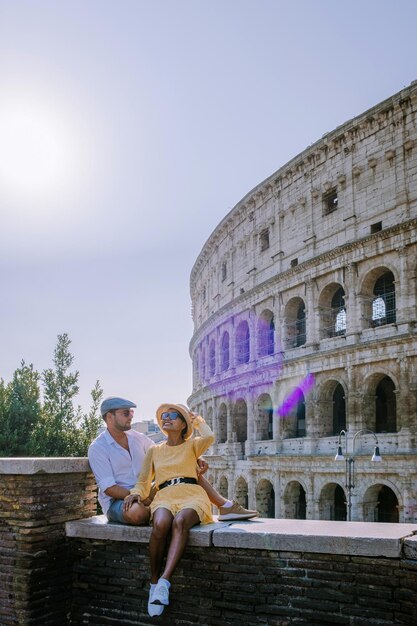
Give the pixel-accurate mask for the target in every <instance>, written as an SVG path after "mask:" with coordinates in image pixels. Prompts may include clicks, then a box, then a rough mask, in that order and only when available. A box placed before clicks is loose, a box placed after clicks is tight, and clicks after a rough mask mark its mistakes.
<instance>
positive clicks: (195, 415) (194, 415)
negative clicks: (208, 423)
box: [190, 411, 204, 428]
mask: <svg viewBox="0 0 417 626" xmlns="http://www.w3.org/2000/svg"><path fill="white" fill-rule="evenodd" d="M190 418H191V425H192V427H193V428H195V427H196V426H197V424H201V422H202V421H204V420H203V418H202V417H201V415H198V413H193V412H192V411H190Z"/></svg>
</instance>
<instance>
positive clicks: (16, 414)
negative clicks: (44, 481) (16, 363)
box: [0, 361, 41, 456]
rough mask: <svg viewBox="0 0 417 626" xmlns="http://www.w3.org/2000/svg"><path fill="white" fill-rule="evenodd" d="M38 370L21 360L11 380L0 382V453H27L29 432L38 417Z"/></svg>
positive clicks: (31, 431)
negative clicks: (6, 383)
mask: <svg viewBox="0 0 417 626" xmlns="http://www.w3.org/2000/svg"><path fill="white" fill-rule="evenodd" d="M39 397H40V389H39V373H38V372H36V371H35V370H34V369H33V365H32V364H31V365H26V364H25V362H24V361H22V363H21V366H20V368H18V369H17V370H16V371H15V372H14V374H13V378H12V381H11V382H10V383H9V384H8V385H7V386H5V384H4V381H3V380H2V381H1V384H0V416H1V427H0V450H1V452H2V454H4V455H11V456H22V455H25V454H30V452H31V445H30V442H31V434H32V433H33V431H34V430H35V429H36V427H37V425H38V424H39V421H40V420H41V404H40V400H39Z"/></svg>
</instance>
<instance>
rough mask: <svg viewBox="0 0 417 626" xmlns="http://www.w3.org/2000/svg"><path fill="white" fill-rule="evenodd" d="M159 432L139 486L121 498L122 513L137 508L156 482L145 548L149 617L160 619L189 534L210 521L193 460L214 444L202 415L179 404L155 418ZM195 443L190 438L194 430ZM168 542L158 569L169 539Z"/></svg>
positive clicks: (163, 409) (160, 411)
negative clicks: (164, 438) (163, 438)
mask: <svg viewBox="0 0 417 626" xmlns="http://www.w3.org/2000/svg"><path fill="white" fill-rule="evenodd" d="M156 418H157V420H158V424H159V427H160V428H161V430H162V431H163V433H164V434H165V435H166V436H167V441H165V442H163V443H161V444H159V445H156V446H153V447H152V448H150V449H149V450H148V452H147V453H146V456H145V460H144V462H143V466H142V471H141V473H140V475H139V478H138V482H137V483H136V485H135V487H134V488H133V489H132V490H131V492H130V495H129V496H127V497H126V498H125V504H124V507H125V510H129V508H130V507H131V506H132V504H133V502H141V501H142V500H144V499H145V498H146V497H147V496H148V494H149V491H150V488H151V483H152V480H153V479H154V480H155V484H156V485H157V488H158V491H157V493H156V496H155V498H154V499H153V501H152V503H151V505H150V509H151V519H152V523H153V528H152V534H151V538H150V542H149V555H150V562H151V588H150V592H149V602H148V611H149V614H150V615H160V614H161V613H162V611H163V608H164V606H167V605H168V604H169V588H170V586H171V583H170V580H171V577H172V575H173V573H174V571H175V568H176V567H177V565H178V563H179V561H180V559H181V557H182V554H183V552H184V549H185V546H186V544H187V539H188V534H189V530H190V528H192V527H193V526H195V525H196V524H199V523H202V524H208V523H210V522H212V521H213V518H212V514H211V504H210V500H209V499H208V497H207V494H206V492H205V491H204V489H203V488H202V487H200V486H199V485H198V484H197V458H198V457H199V456H200V455H201V454H203V453H204V452H205V451H206V450H207V448H209V446H211V444H212V443H213V442H214V436H213V433H212V431H211V429H210V427H209V426H208V425H207V424H206V422H205V421H204V419H203V418H202V417H201V416H200V415H196V414H194V413H191V412H190V411H189V410H188V409H187V407H186V406H184V405H182V404H162V405H161V406H160V407H159V408H158V409H157V412H156ZM194 428H195V429H197V430H198V431H199V435H200V436H198V437H193V438H191V435H192V432H193V429H194ZM169 532H171V542H170V545H169V549H168V554H167V558H166V562H165V567H164V568H162V562H163V557H164V553H165V547H166V542H167V536H168V534H169Z"/></svg>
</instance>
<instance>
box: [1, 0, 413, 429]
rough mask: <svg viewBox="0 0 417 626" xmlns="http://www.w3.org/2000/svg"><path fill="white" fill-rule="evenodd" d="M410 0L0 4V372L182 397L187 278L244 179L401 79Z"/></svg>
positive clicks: (260, 175)
mask: <svg viewBox="0 0 417 626" xmlns="http://www.w3.org/2000/svg"><path fill="white" fill-rule="evenodd" d="M416 24H417V3H416V2H415V0H397V2H395V3H393V2H392V1H391V0H349V1H346V0H250V1H249V0H123V1H121V0H120V1H118V2H116V1H115V0H114V1H112V2H110V1H109V0H89V1H88V2H86V1H85V0H71V1H69V0H60V1H58V2H57V1H56V0H51V1H46V0H36V1H32V0H26V1H22V0H0V232H1V246H0V281H1V306H0V377H3V378H4V379H5V380H6V381H8V380H10V377H11V374H12V372H13V371H14V370H15V369H16V367H18V366H19V363H20V361H21V359H22V358H24V359H25V360H26V361H27V362H29V363H31V362H32V363H33V364H34V366H35V368H37V369H38V370H42V369H44V368H46V367H50V366H51V359H52V353H53V349H54V346H55V343H56V337H57V335H58V334H60V333H64V332H66V333H68V334H69V336H70V338H71V339H72V351H73V353H74V355H75V367H76V368H77V369H78V370H79V371H80V374H81V377H80V384H81V392H80V396H79V402H80V404H81V405H82V406H83V407H84V408H85V409H87V408H88V405H89V392H90V389H91V388H92V386H93V385H94V382H95V380H96V379H99V380H100V382H101V384H102V386H103V388H104V392H105V395H119V394H121V395H124V396H127V397H129V398H131V399H132V400H135V401H137V403H138V410H137V417H139V418H140V419H152V418H153V415H154V411H155V408H156V406H157V405H158V404H160V403H161V402H166V401H168V402H169V401H174V402H184V401H185V400H186V398H187V397H188V396H189V394H190V392H191V360H190V357H189V353H188V344H189V340H190V338H191V335H192V321H191V301H190V296H189V276H190V271H191V268H192V266H193V264H194V262H195V260H196V257H197V255H198V254H199V252H200V250H201V248H202V246H203V244H204V242H205V241H206V239H207V238H208V237H209V235H210V233H211V232H212V231H213V229H214V228H215V227H216V225H217V224H218V223H219V222H220V220H221V219H222V218H223V217H224V215H225V214H226V213H227V212H228V211H229V210H230V209H231V208H232V207H233V206H234V205H235V204H236V203H237V202H238V201H239V200H240V199H241V198H242V197H243V196H244V195H245V194H246V193H247V192H248V191H250V189H251V188H252V187H254V186H255V185H256V184H258V183H259V182H261V181H262V180H263V179H265V178H266V177H267V176H269V175H270V174H272V173H273V172H274V171H275V170H277V169H278V168H279V167H281V166H282V165H284V164H285V163H286V162H287V161H289V160H290V159H291V158H293V157H294V156H295V155H296V154H298V153H299V152H301V151H302V150H303V149H304V148H306V147H307V146H308V145H310V144H311V143H313V142H314V141H316V140H318V139H319V138H320V137H321V136H322V135H323V134H324V133H326V132H328V131H331V130H333V129H334V128H335V127H336V126H338V125H340V124H342V123H344V122H346V121H347V120H349V119H350V118H352V117H354V116H355V115H359V114H360V113H362V112H364V111H365V110H366V109H368V108H370V107H372V106H373V105H375V104H377V103H378V102H380V101H381V100H383V99H385V98H387V97H389V96H390V95H392V94H394V93H396V92H397V91H399V90H401V89H402V88H403V87H405V86H407V85H409V84H410V82H411V81H413V80H415V79H417V36H416Z"/></svg>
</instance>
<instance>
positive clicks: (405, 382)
mask: <svg viewBox="0 0 417 626" xmlns="http://www.w3.org/2000/svg"><path fill="white" fill-rule="evenodd" d="M191 296H192V301H193V318H194V334H193V337H192V339H191V342H190V354H191V356H192V359H193V392H192V394H191V396H190V398H189V404H190V406H192V408H193V409H194V410H196V411H198V412H201V413H202V414H203V415H204V416H205V417H206V418H207V419H208V421H209V422H210V424H211V425H212V427H213V429H214V431H215V434H216V439H217V441H216V444H215V445H214V446H213V447H212V449H211V451H210V452H209V454H210V455H211V456H210V467H211V470H212V472H211V475H210V479H211V480H212V482H213V483H214V484H215V485H216V486H217V487H218V488H219V489H220V488H221V489H222V491H223V492H226V491H227V493H228V496H229V497H235V498H238V499H239V500H240V501H241V502H242V504H247V503H249V506H250V507H251V508H254V507H258V508H261V510H262V512H266V511H268V515H270V516H275V517H280V516H282V515H284V516H290V517H291V516H296V517H301V518H303V517H305V516H306V517H307V518H311V517H314V518H316V519H318V518H319V519H343V516H346V514H347V513H346V509H345V510H344V511H343V506H344V505H343V502H342V500H343V498H344V500H345V504H346V502H347V500H348V499H349V494H348V492H347V489H346V482H347V481H346V478H345V475H344V470H343V468H342V467H341V466H340V465H337V464H334V463H332V462H331V461H332V457H333V458H334V456H335V452H336V449H337V443H338V435H339V433H340V432H341V431H346V432H347V436H346V439H344V438H343V439H342V441H341V443H342V445H343V447H344V451H345V453H346V455H347V454H351V455H352V454H353V455H356V454H358V455H360V456H361V460H360V462H357V463H356V466H355V467H356V472H357V482H356V485H357V486H356V487H355V490H354V492H353V493H352V494H351V496H352V498H351V500H352V503H351V504H352V506H351V513H352V519H356V520H375V521H377V520H379V521H382V520H383V519H386V518H387V516H388V517H390V518H392V520H393V518H394V517H396V518H397V520H398V521H416V520H417V491H416V488H415V485H416V484H417V473H416V469H415V468H416V467H417V464H416V461H417V419H416V418H417V82H414V83H412V84H411V85H410V87H408V88H406V89H404V90H403V91H401V92H400V93H398V94H395V95H394V96H392V97H391V98H389V99H387V100H386V101H384V102H382V103H380V104H378V105H376V106H375V107H373V108H372V109H370V110H369V111H367V112H365V113H364V114H363V115H360V116H358V117H357V118H355V119H353V120H350V121H349V122H347V123H346V124H343V125H342V126H340V127H338V128H337V129H335V130H334V131H332V132H331V133H328V134H326V135H325V136H324V137H323V138H322V139H321V140H319V141H318V142H316V143H315V144H314V145H313V146H310V147H309V148H307V149H306V150H305V151H304V152H303V153H301V154H300V155H298V156H297V157H295V158H294V159H292V161H290V162H289V163H287V164H286V165H285V166H283V167H282V168H281V169H280V170H278V172H275V174H273V175H272V176H270V177H269V178H268V179H267V180H265V181H264V182H262V183H260V184H259V185H258V186H257V187H256V188H255V189H253V190H252V191H251V192H249V193H248V194H247V196H245V198H243V199H242V200H241V202H239V203H238V204H237V205H236V207H235V208H234V209H233V210H232V211H231V212H230V213H229V214H228V215H227V216H226V217H225V218H224V219H223V220H222V222H221V223H220V224H219V226H218V227H217V228H216V229H215V231H214V232H213V233H212V234H211V235H210V237H209V239H208V240H207V243H206V244H205V246H204V247H203V249H202V251H201V253H200V255H199V256H198V258H197V260H196V263H195V265H194V267H193V269H192V273H191ZM310 382H311V384H308V383H310ZM358 431H361V432H363V431H373V432H376V433H377V437H378V444H379V445H380V448H381V451H382V456H383V464H381V466H378V467H376V465H373V464H372V465H370V464H369V459H370V457H371V455H372V450H373V446H374V444H375V440H374V439H373V438H372V436H368V437H367V436H364V437H363V438H360V440H359V439H358V440H356V444H357V445H356V447H355V449H353V445H354V444H353V437H354V435H355V434H356V433H357V432H358ZM364 455H369V459H368V460H367V459H366V456H364ZM309 468H311V471H309ZM313 468H314V479H313V477H312V471H313ZM384 500H385V503H387V502H388V500H391V505H390V506H391V509H390V511H391V512H390V513H388V512H387V511H388V509H389V506H388V505H387V507H386V508H387V510H386V511H385V513H381V512H382V509H383V508H384V504H383V501H384Z"/></svg>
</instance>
